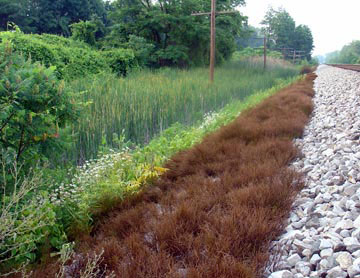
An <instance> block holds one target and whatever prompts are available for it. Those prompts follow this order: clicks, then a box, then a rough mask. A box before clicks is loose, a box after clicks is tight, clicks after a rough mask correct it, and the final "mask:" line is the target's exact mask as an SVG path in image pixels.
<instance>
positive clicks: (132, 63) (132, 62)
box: [102, 48, 138, 76]
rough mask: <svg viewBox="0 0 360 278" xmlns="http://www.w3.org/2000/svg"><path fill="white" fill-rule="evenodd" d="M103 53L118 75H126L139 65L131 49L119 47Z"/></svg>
mask: <svg viewBox="0 0 360 278" xmlns="http://www.w3.org/2000/svg"><path fill="white" fill-rule="evenodd" d="M102 53H103V55H104V57H105V59H106V62H107V64H108V65H109V66H110V68H111V70H112V71H113V72H114V73H116V74H117V75H122V76H126V74H127V73H128V72H129V71H130V69H132V68H135V67H137V65H138V64H137V62H136V59H135V55H134V52H133V51H132V50H131V49H121V48H117V49H113V50H108V51H103V52H102Z"/></svg>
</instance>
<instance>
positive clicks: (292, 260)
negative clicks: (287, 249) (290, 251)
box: [287, 253, 301, 267]
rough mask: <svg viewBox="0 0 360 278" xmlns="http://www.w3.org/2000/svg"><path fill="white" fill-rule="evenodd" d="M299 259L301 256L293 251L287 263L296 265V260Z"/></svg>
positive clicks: (298, 260)
mask: <svg viewBox="0 0 360 278" xmlns="http://www.w3.org/2000/svg"><path fill="white" fill-rule="evenodd" d="M300 261H301V257H300V256H299V254H297V253H295V254H294V255H291V256H290V257H289V258H288V259H287V262H288V264H289V265H290V266H291V267H293V266H295V265H296V263H297V262H300Z"/></svg>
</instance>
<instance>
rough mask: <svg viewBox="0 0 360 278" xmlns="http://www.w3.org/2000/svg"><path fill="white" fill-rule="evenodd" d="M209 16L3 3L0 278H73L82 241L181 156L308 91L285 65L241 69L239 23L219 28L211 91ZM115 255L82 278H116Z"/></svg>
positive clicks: (175, 10) (89, 260)
mask: <svg viewBox="0 0 360 278" xmlns="http://www.w3.org/2000/svg"><path fill="white" fill-rule="evenodd" d="M243 4H244V1H243V0H231V1H230V2H229V1H217V9H219V10H228V9H233V8H235V7H237V6H239V5H243ZM209 9H210V3H209V1H207V0H190V1H186V2H184V1H175V2H174V1H167V0H165V1H163V0H161V1H157V2H148V1H142V2H141V1H140V2H139V1H138V2H136V1H135V2H134V1H130V2H129V1H123V0H117V1H112V2H108V3H104V2H103V1H101V0H66V1H65V0H64V1H63V0H60V1H50V0H36V1H33V0H31V1H30V0H20V1H18V2H16V3H15V2H14V1H9V0H0V15H1V19H0V28H2V29H3V30H6V31H3V32H0V148H1V152H0V161H1V165H2V169H1V170H2V172H1V175H0V189H1V193H0V201H1V204H0V209H1V213H0V273H1V275H5V274H6V273H8V274H9V273H11V272H17V271H18V272H22V273H23V274H24V273H25V272H27V271H28V270H31V269H33V267H34V266H35V268H36V263H38V262H42V263H44V264H45V265H47V263H48V262H50V263H54V265H57V263H56V262H54V261H55V260H57V259H58V258H60V262H59V266H60V267H59V272H58V273H57V274H55V273H53V272H51V271H52V270H51V271H50V272H49V273H43V274H48V275H50V276H51V275H53V276H52V277H67V276H66V275H68V273H67V272H69V271H70V270H69V268H67V264H68V263H69V262H71V261H73V260H78V259H79V256H78V254H76V253H74V243H73V242H72V241H73V240H74V239H77V240H78V239H79V235H81V236H85V237H86V236H89V235H90V234H91V233H92V232H94V231H95V230H96V227H98V225H99V224H100V223H101V222H100V219H101V217H102V216H104V215H105V214H107V213H108V212H109V211H111V210H112V209H114V207H117V206H119V205H120V206H122V205H125V206H126V204H127V202H129V201H130V202H132V200H133V199H134V198H135V199H136V198H140V199H141V198H142V196H143V195H142V192H143V190H145V191H144V192H147V190H148V189H147V188H148V186H149V185H151V184H153V183H155V182H156V181H157V180H158V179H159V177H161V175H163V174H164V173H165V172H166V171H167V169H166V168H164V163H165V162H166V161H167V160H168V159H169V158H170V157H171V156H172V155H174V154H175V153H177V152H179V151H181V150H185V149H187V148H189V147H191V146H193V145H194V144H197V143H199V141H200V140H201V139H202V138H204V136H207V135H208V134H210V133H211V132H214V131H216V130H217V129H218V128H220V127H221V126H223V125H224V124H227V123H229V122H230V121H232V120H234V119H235V118H236V117H237V116H238V114H239V112H240V111H242V110H244V109H246V108H248V107H249V106H253V105H255V104H257V103H259V102H260V101H261V100H263V99H264V98H266V97H268V96H269V95H271V94H273V93H274V92H275V91H276V90H278V89H279V88H282V87H284V86H285V85H287V84H289V83H291V82H293V81H294V80H295V79H296V78H297V77H296V76H297V74H298V70H297V69H296V68H295V67H293V66H292V65H290V64H289V63H287V62H285V61H283V60H280V59H278V58H279V57H280V54H279V53H278V52H275V51H269V53H268V56H269V58H268V66H267V68H266V70H264V69H263V65H262V59H261V58H260V57H258V56H259V52H260V51H261V50H253V49H245V50H243V51H239V52H237V53H235V54H234V55H232V54H233V53H234V50H235V38H236V37H242V36H247V35H248V34H249V32H248V31H245V32H241V31H242V29H243V25H244V23H245V22H246V18H245V17H244V16H242V15H240V14H237V13H235V14H227V15H219V16H218V17H217V19H216V25H217V38H216V42H217V52H216V57H217V65H218V66H217V69H216V79H215V83H214V84H210V83H209V82H208V69H207V68H202V67H199V68H194V67H192V66H202V65H205V64H207V63H208V62H207V61H208V56H209V49H208V45H209V22H208V20H207V18H206V17H194V16H191V12H192V11H207V10H209ZM9 21H14V22H15V23H16V24H18V25H19V26H20V28H21V30H23V31H24V32H25V33H23V31H21V30H20V28H19V27H18V26H17V25H15V24H13V23H10V22H9ZM44 32H48V33H51V34H45V33H44ZM29 33H38V34H29ZM54 34H57V35H54ZM59 35H60V36H59ZM231 57H233V59H230V58H231ZM230 60H231V61H230ZM225 61H227V63H224V62H225ZM164 66H166V67H164ZM160 67H162V68H160ZM209 136H210V135H209ZM196 167H198V166H196ZM171 171H173V170H171ZM171 171H170V172H171ZM171 173H173V172H171ZM155 190H157V189H155ZM104 252H105V253H103V252H102V251H101V250H98V249H96V250H95V252H92V253H91V254H90V253H89V254H84V256H83V255H80V257H81V259H79V264H77V268H81V270H79V271H80V272H77V274H76V275H78V277H82V278H85V277H86V278H88V277H98V276H101V275H103V274H104V273H105V272H106V273H107V274H108V275H109V277H110V276H111V277H117V276H118V275H117V270H114V273H112V271H113V269H112V268H108V267H107V266H105V264H108V263H109V262H108V257H107V253H106V252H107V251H105V249H104ZM53 257H55V258H54V259H52V258H53ZM29 264H30V265H31V266H29ZM109 267H112V265H111V264H109ZM54 269H55V268H54ZM54 269H53V270H54ZM71 271H72V270H71ZM74 271H77V269H76V267H75V268H74ZM36 273H37V272H36ZM14 275H15V276H16V274H14ZM34 275H35V276H34V277H40V276H41V275H42V274H41V275H40V274H34ZM38 275H40V276H38ZM155 276H156V275H155Z"/></svg>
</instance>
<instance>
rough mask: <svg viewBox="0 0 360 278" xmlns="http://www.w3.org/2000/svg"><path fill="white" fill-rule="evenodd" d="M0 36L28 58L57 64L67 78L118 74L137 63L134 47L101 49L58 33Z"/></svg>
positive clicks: (58, 74) (3, 34)
mask: <svg viewBox="0 0 360 278" xmlns="http://www.w3.org/2000/svg"><path fill="white" fill-rule="evenodd" d="M0 39H1V40H10V41H11V43H12V45H13V48H14V50H15V51H18V52H21V53H23V55H24V56H25V58H26V59H28V58H31V60H32V61H37V62H40V63H42V64H44V65H45V66H47V67H49V66H55V67H56V72H57V76H58V78H61V79H66V80H70V79H75V78H79V77H83V76H86V75H90V74H97V73H100V72H111V70H112V69H113V70H114V72H116V73H118V74H120V73H121V74H126V73H127V72H128V71H129V70H130V69H131V68H132V67H133V66H134V67H135V66H137V63H136V58H135V56H134V55H133V54H132V51H131V50H126V49H115V50H111V51H110V52H109V51H105V52H102V51H97V50H94V49H92V48H90V46H89V45H88V44H86V43H84V42H80V41H74V40H72V39H67V38H64V37H60V36H55V35H26V34H23V33H20V32H0ZM109 55H110V56H109ZM111 55H114V56H113V57H111ZM122 58H123V59H124V60H121V59H122Z"/></svg>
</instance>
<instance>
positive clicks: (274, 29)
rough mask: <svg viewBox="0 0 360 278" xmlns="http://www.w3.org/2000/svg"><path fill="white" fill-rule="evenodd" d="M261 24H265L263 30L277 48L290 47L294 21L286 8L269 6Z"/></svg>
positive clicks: (293, 33)
mask: <svg viewBox="0 0 360 278" xmlns="http://www.w3.org/2000/svg"><path fill="white" fill-rule="evenodd" d="M261 24H262V25H264V26H265V27H264V28H263V32H264V33H265V35H266V37H267V38H268V40H269V42H270V43H272V45H274V46H275V45H276V47H277V48H289V47H292V43H293V39H294V36H295V21H294V19H293V18H292V17H291V16H290V14H289V13H288V12H287V11H286V10H284V9H283V8H280V9H279V10H274V9H273V8H270V9H269V10H268V11H267V13H266V15H265V18H264V20H263V21H262V22H261Z"/></svg>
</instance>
